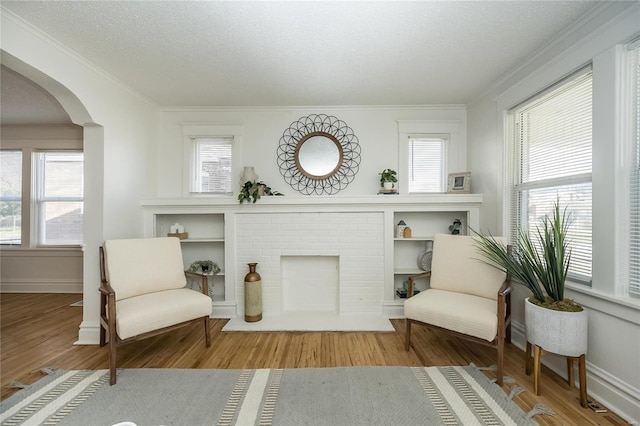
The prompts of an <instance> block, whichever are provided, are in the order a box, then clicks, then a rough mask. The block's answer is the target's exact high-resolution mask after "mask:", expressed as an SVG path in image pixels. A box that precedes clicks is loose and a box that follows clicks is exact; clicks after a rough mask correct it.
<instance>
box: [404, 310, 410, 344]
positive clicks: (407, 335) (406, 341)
mask: <svg viewBox="0 0 640 426" xmlns="http://www.w3.org/2000/svg"><path fill="white" fill-rule="evenodd" d="M409 346H411V320H410V319H408V318H407V319H406V320H405V323H404V350H405V351H407V352H409Z"/></svg>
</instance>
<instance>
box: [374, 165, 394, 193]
mask: <svg viewBox="0 0 640 426" xmlns="http://www.w3.org/2000/svg"><path fill="white" fill-rule="evenodd" d="M378 174H379V175H380V186H381V187H383V188H384V189H385V190H390V189H393V187H394V184H395V183H396V182H398V177H397V176H398V174H397V173H396V171H395V170H392V169H384V170H383V171H382V172H380V173H378Z"/></svg>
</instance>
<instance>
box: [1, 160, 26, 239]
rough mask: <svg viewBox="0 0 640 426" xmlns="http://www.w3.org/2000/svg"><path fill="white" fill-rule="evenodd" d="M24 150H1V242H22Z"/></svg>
mask: <svg viewBox="0 0 640 426" xmlns="http://www.w3.org/2000/svg"><path fill="white" fill-rule="evenodd" d="M21 232H22V151H0V244H18V245H19V244H20V243H21V242H22V237H21Z"/></svg>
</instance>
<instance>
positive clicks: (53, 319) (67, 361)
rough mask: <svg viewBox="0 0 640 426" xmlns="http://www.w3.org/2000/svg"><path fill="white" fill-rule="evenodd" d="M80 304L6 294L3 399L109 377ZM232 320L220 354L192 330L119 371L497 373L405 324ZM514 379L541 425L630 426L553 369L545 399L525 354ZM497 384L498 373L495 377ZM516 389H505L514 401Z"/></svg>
mask: <svg viewBox="0 0 640 426" xmlns="http://www.w3.org/2000/svg"><path fill="white" fill-rule="evenodd" d="M79 298H80V296H79V295H77V294H71V295H70V294H46V295H45V294H1V295H0V302H1V306H0V308H1V311H0V339H1V345H0V385H1V386H2V396H1V397H2V399H5V398H7V397H8V396H10V395H12V394H13V393H14V392H15V391H16V390H15V389H10V388H9V387H8V385H9V383H11V382H12V381H21V382H23V383H27V384H28V383H33V382H35V381H37V380H38V379H40V378H42V373H41V372H40V369H41V368H43V367H57V368H61V369H106V368H108V358H109V352H108V347H104V348H100V347H99V346H97V345H74V342H75V340H76V339H77V334H78V326H79V324H80V322H81V321H82V308H80V307H73V306H69V305H70V304H71V303H73V302H76V301H78V300H79ZM226 322H227V320H219V319H213V320H211V324H210V328H211V341H212V345H211V348H206V346H205V343H204V335H203V333H202V330H201V325H197V326H195V325H194V326H191V327H185V328H182V329H180V330H177V331H175V332H172V333H167V334H164V335H161V336H157V337H153V338H151V339H147V340H143V341H139V342H133V343H131V344H129V345H125V346H122V347H120V348H119V352H118V363H117V365H118V368H225V369H244V368H305V367H313V368H316V367H318V368H320V367H349V366H395V365H405V366H418V365H424V366H431V365H468V364H469V363H472V362H473V363H474V364H476V365H478V366H489V365H491V364H495V350H493V349H491V348H488V347H484V346H481V345H475V344H472V343H469V342H466V341H462V340H458V339H455V338H453V337H450V336H448V335H445V334H442V333H439V332H436V331H433V330H430V329H427V328H424V327H419V326H414V327H412V336H411V341H412V347H411V349H410V350H409V351H408V352H407V351H405V350H404V321H403V320H393V321H392V324H393V326H394V329H395V332H222V327H224V324H225V323H226ZM505 371H506V374H507V375H508V376H510V377H512V378H513V379H514V380H515V382H516V384H518V385H519V386H521V387H523V388H524V389H525V392H524V393H522V394H520V395H518V396H516V397H515V398H514V401H515V402H516V403H517V404H518V405H519V406H520V407H521V408H522V409H523V410H525V411H529V410H530V409H531V408H532V407H533V406H534V405H536V404H539V403H542V404H544V405H546V406H547V407H549V408H551V409H552V410H553V411H554V412H555V413H556V415H555V416H541V415H538V416H535V420H536V421H537V422H538V423H539V424H541V425H616V426H620V425H625V424H627V423H626V422H625V421H624V420H623V419H622V418H620V417H619V416H616V415H615V414H613V413H605V414H597V413H594V412H593V411H592V410H590V409H583V408H581V407H580V404H579V402H578V396H579V391H578V389H576V388H573V387H569V386H568V385H567V383H566V381H565V380H563V379H562V378H561V377H560V376H558V375H557V374H555V373H553V372H552V371H550V370H549V369H547V368H543V374H542V393H541V395H539V396H536V395H535V394H534V393H533V378H532V377H531V376H527V375H526V374H525V371H524V353H523V352H522V351H521V350H520V349H518V348H516V347H515V346H513V345H507V346H506V348H505ZM486 374H487V376H489V377H492V374H493V373H492V372H486ZM511 386H512V385H510V384H505V385H504V386H503V389H504V390H505V392H507V393H508V392H509V390H510V387H511Z"/></svg>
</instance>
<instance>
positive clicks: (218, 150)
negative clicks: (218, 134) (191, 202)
mask: <svg viewBox="0 0 640 426" xmlns="http://www.w3.org/2000/svg"><path fill="white" fill-rule="evenodd" d="M192 141H193V149H192V162H191V192H192V193H197V194H225V195H228V194H232V193H233V190H232V188H231V166H232V163H231V159H232V156H231V153H232V145H231V144H232V138H197V139H192Z"/></svg>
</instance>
